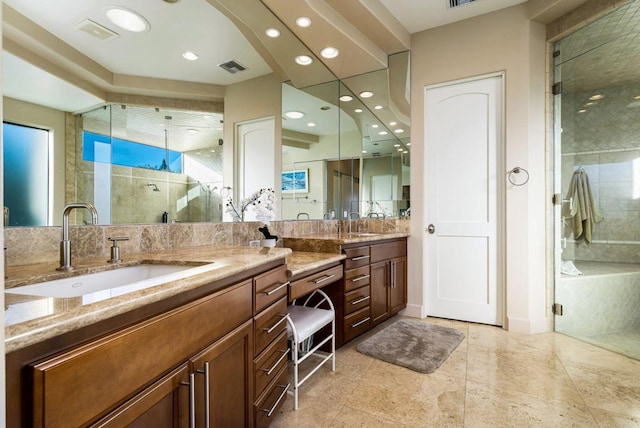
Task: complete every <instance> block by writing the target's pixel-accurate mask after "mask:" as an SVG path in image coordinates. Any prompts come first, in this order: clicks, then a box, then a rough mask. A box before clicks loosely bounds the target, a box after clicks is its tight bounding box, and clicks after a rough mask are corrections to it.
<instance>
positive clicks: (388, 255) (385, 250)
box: [371, 239, 407, 263]
mask: <svg viewBox="0 0 640 428" xmlns="http://www.w3.org/2000/svg"><path fill="white" fill-rule="evenodd" d="M406 255H407V241H406V240H404V239H403V240H402V241H395V242H389V243H386V244H377V245H372V246H371V263H377V262H381V261H383V260H390V259H395V258H396V257H403V256H406Z"/></svg>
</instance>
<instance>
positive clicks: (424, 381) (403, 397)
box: [346, 363, 464, 427]
mask: <svg viewBox="0 0 640 428" xmlns="http://www.w3.org/2000/svg"><path fill="white" fill-rule="evenodd" d="M381 365H388V364H386V363H382V364H381ZM375 369H376V366H375V365H374V366H373V367H372V369H371V370H375ZM403 370H404V371H405V372H407V373H405V376H402V377H401V379H396V380H393V379H391V378H390V377H389V376H386V375H385V376H384V377H383V378H382V379H380V381H377V382H376V381H375V375H374V376H372V377H371V379H368V378H367V377H365V378H364V379H363V380H362V383H361V384H360V385H359V387H358V389H357V393H355V394H353V396H352V397H350V398H349V399H348V400H347V402H346V405H347V406H348V407H351V408H354V409H358V410H361V411H364V412H366V413H369V414H372V415H374V416H376V417H378V418H382V419H385V420H391V421H395V422H397V423H399V424H404V425H408V426H411V427H429V426H432V427H443V426H462V421H463V418H464V379H462V378H456V377H450V376H446V375H440V374H437V373H434V374H430V375H422V374H420V373H415V372H412V371H411V370H408V369H403ZM390 372H391V371H386V373H387V375H388V374H389V373H390ZM396 373H399V372H396ZM412 377H413V379H412ZM368 380H371V381H368Z"/></svg>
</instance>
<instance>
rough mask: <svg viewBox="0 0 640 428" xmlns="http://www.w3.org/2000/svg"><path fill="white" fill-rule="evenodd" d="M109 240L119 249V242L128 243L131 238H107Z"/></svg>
mask: <svg viewBox="0 0 640 428" xmlns="http://www.w3.org/2000/svg"><path fill="white" fill-rule="evenodd" d="M107 240H109V241H111V242H113V246H114V247H117V246H118V241H128V240H129V237H128V236H115V237H113V238H111V237H109V238H107Z"/></svg>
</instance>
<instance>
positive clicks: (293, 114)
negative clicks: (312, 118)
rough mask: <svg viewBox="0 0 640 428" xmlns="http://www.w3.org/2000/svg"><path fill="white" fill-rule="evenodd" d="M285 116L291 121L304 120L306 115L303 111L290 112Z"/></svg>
mask: <svg viewBox="0 0 640 428" xmlns="http://www.w3.org/2000/svg"><path fill="white" fill-rule="evenodd" d="M284 115H285V116H287V117H288V118H289V119H302V118H303V117H304V113H302V112H301V111H295V110H292V111H288V112H286V113H285V114H284Z"/></svg>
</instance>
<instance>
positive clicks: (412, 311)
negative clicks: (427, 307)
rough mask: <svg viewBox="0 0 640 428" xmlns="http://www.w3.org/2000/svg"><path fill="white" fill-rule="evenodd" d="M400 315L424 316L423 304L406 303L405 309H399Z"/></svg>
mask: <svg viewBox="0 0 640 428" xmlns="http://www.w3.org/2000/svg"><path fill="white" fill-rule="evenodd" d="M400 315H402V316H405V317H411V318H420V319H422V318H425V317H426V316H427V314H426V313H425V312H424V306H422V305H413V304H408V305H407V307H406V308H405V309H403V310H402V311H400Z"/></svg>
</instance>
